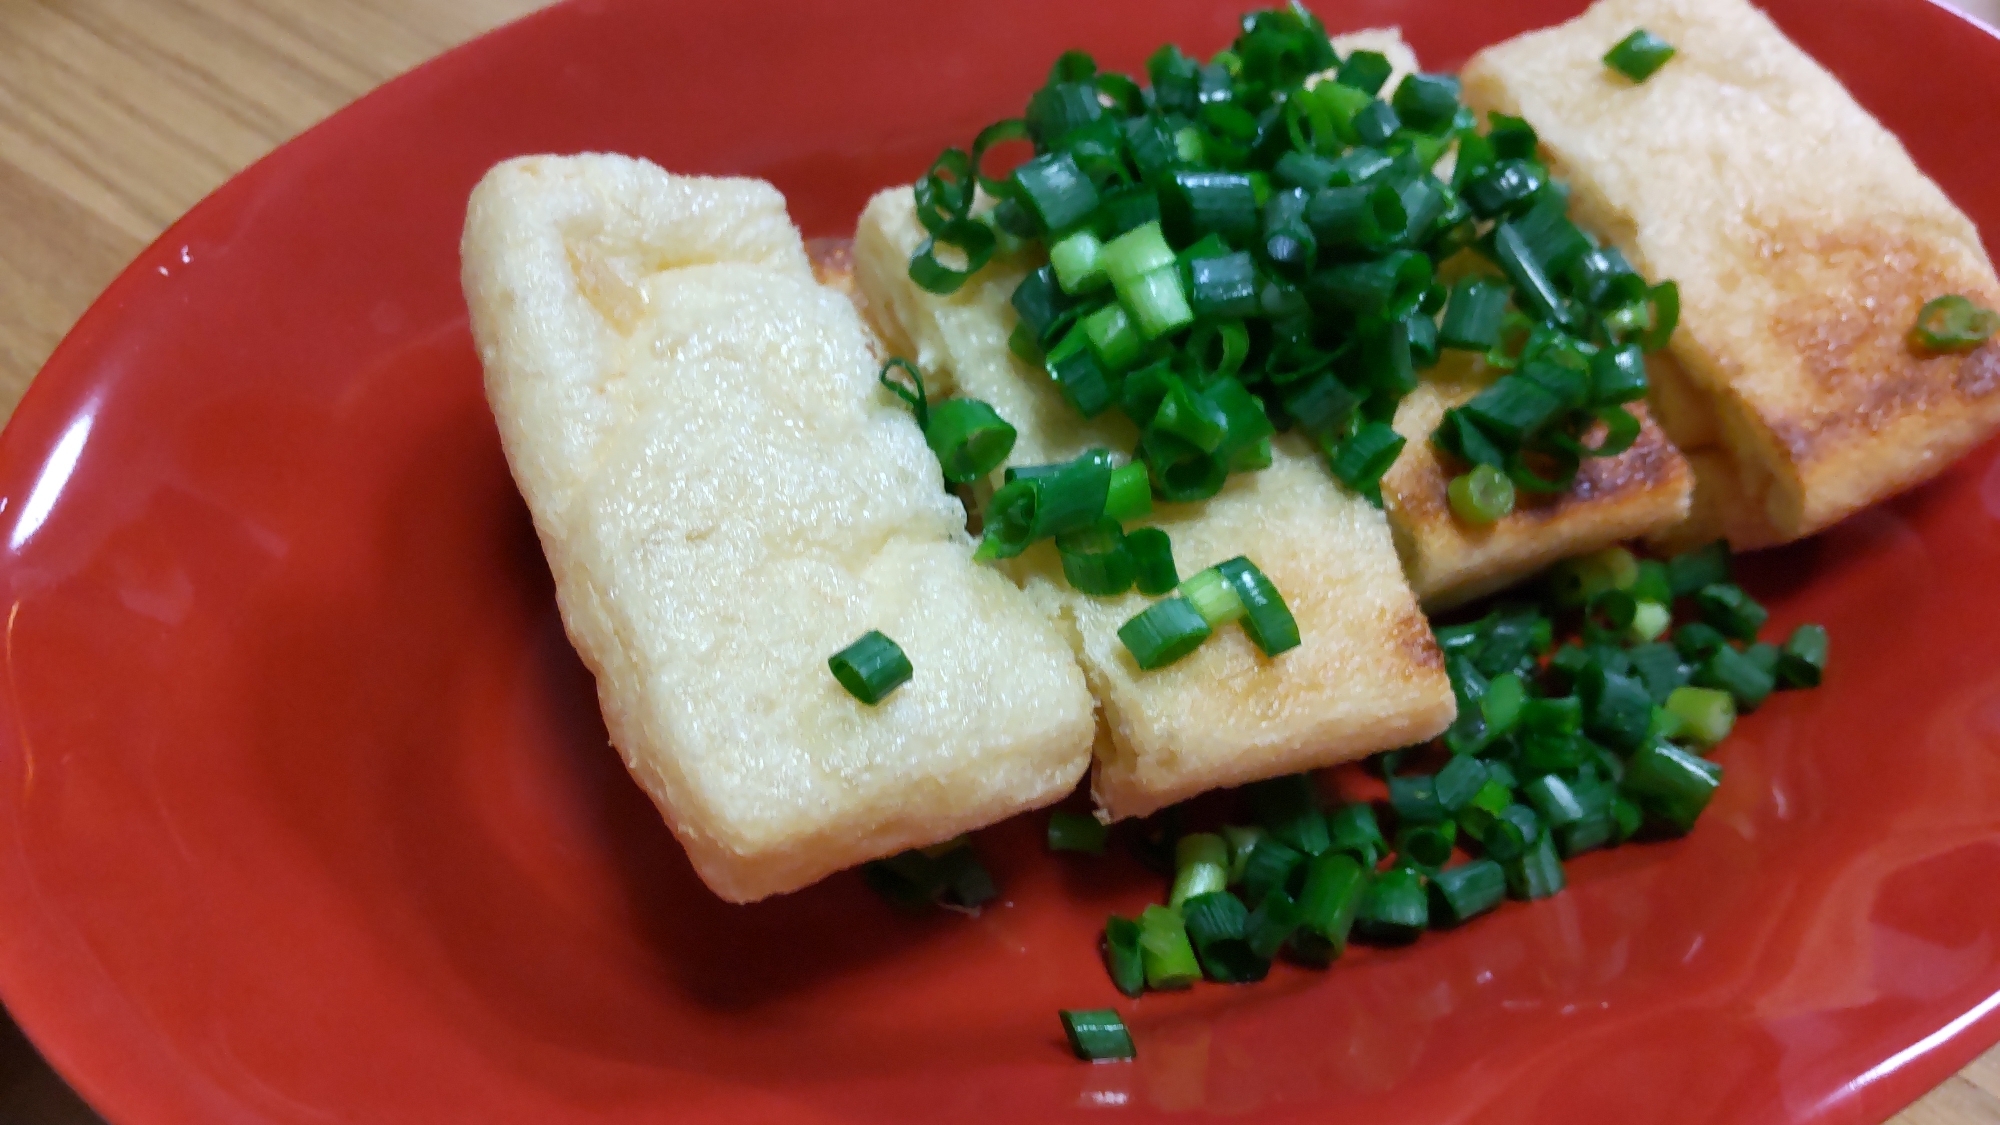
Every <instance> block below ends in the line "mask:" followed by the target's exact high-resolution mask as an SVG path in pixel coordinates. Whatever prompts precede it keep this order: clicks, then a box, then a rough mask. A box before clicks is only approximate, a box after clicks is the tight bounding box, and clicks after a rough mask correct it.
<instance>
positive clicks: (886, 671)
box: [826, 629, 912, 707]
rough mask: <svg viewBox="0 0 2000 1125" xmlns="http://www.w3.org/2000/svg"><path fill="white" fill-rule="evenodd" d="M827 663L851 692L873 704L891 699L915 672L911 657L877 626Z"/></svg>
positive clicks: (834, 674) (843, 685)
mask: <svg viewBox="0 0 2000 1125" xmlns="http://www.w3.org/2000/svg"><path fill="white" fill-rule="evenodd" d="M826 664H827V667H828V668H831V669H832V670H833V678H834V679H836V680H839V681H840V686H841V687H844V688H846V689H847V693H848V694H849V695H852V696H853V697H854V698H856V699H858V700H860V701H861V702H863V703H866V704H868V705H869V706H870V707H873V706H874V705H875V704H877V703H880V702H882V701H883V700H884V699H887V698H888V697H889V693H890V692H892V691H895V690H896V689H897V688H899V687H901V686H903V684H904V683H906V682H907V681H908V680H909V678H910V676H911V674H912V670H911V668H910V658H909V657H908V656H905V655H903V650H902V648H901V647H900V646H898V645H897V644H896V642H895V641H892V640H890V639H889V638H888V637H885V636H883V635H882V634H881V633H880V632H879V631H877V630H874V629H870V630H869V631H868V632H866V633H863V634H862V635H861V638H860V639H859V640H857V641H855V642H854V643H853V644H851V645H848V646H847V647H846V648H844V649H841V650H840V651H839V652H836V653H834V654H833V656H832V657H831V658H829V659H828V660H827V662H826Z"/></svg>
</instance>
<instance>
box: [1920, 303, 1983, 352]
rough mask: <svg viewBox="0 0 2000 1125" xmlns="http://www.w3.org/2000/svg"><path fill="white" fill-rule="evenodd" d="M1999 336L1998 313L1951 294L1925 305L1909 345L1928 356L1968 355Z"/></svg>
mask: <svg viewBox="0 0 2000 1125" xmlns="http://www.w3.org/2000/svg"><path fill="white" fill-rule="evenodd" d="M1995 332H2000V313H1996V312H1994V311H1993V310H1992V309H1988V308H1982V307H1980V306H1979V305H1975V304H1973V303H1972V301H1971V300H1969V299H1967V298H1965V297H1962V296H1960V295H1959V294H1956V293H1952V294H1949V295H1947V296H1943V297H1934V298H1932V299H1931V300H1930V301H1927V302H1925V304H1924V307H1923V309H1922V310H1921V311H1920V312H1918V313H1917V323H1916V325H1915V326H1914V327H1912V328H1911V329H1910V345H1911V346H1912V347H1914V348H1916V349H1917V350H1919V351H1927V352H1969V351H1971V350H1972V349H1974V348H1976V347H1978V346H1979V345H1981V344H1983V343H1985V342H1986V341H1987V340H1988V339H1989V338H1990V337H1992V335H1993V334H1994V333H1995Z"/></svg>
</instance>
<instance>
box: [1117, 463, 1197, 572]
mask: <svg viewBox="0 0 2000 1125" xmlns="http://www.w3.org/2000/svg"><path fill="white" fill-rule="evenodd" d="M1114 491H1115V488H1114ZM1125 550H1126V552H1127V553H1128V554H1130V555H1131V556H1132V568H1133V575H1134V578H1133V584H1134V585H1136V586H1137V587H1138V589H1139V592H1140V593H1142V594H1145V595H1146V596H1147V597H1154V598H1157V597H1159V596H1160V595H1162V594H1168V593H1172V592H1173V589H1174V587H1176V586H1178V585H1180V584H1181V580H1180V574H1179V572H1178V571H1176V570H1175V569H1174V547H1173V541H1172V540H1170V539H1169V538H1167V533H1166V532H1164V531H1161V530H1160V529H1159V528H1157V527H1141V528H1138V529H1136V530H1133V531H1128V532H1126V533H1125Z"/></svg>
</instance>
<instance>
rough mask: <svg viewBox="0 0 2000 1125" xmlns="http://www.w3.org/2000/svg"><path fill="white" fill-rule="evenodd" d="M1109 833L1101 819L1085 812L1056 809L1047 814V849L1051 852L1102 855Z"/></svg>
mask: <svg viewBox="0 0 2000 1125" xmlns="http://www.w3.org/2000/svg"><path fill="white" fill-rule="evenodd" d="M1110 834H1111V830H1110V829H1109V828H1107V827H1105V825H1104V822H1103V821H1101V820H1099V819H1097V818H1096V817H1094V816H1090V815H1089V814H1087V813H1073V812H1064V811H1063V810H1061V809H1057V810H1056V811H1055V812H1052V813H1050V814H1049V850H1050V851H1052V852H1088V853H1090V854H1091V855H1103V854H1104V842H1105V840H1106V839H1107V838H1108V837H1109V836H1110Z"/></svg>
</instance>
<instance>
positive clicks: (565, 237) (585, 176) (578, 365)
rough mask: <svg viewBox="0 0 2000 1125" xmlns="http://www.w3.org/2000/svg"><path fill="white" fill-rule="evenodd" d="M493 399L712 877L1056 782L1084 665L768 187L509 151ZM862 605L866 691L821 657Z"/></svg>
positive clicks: (625, 705) (848, 860)
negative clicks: (889, 679) (895, 667)
mask: <svg viewBox="0 0 2000 1125" xmlns="http://www.w3.org/2000/svg"><path fill="white" fill-rule="evenodd" d="M463 269H464V285H465V293H466V302H467V305H468V306H469V308H470V310H471V315H472V328H473V334H474V337H475V339H476V340H477V342H478V345H479V354H480V359H481V361H482V362H483V363H484V365H485V370H486V387H487V396H488V399H489V401H490V402H491V404H492V407H493V414H494V419H495V421H496V422H497V423H498V424H499V430H500V436H501V441H502V444H503V446H504V447H505V449H506V453H507V461H508V464H509V466H510V467H511V468H512V471H513V473H514V477H515V480H516V482H517V483H518V484H519V485H520V488H521V493H522V495H523V496H524V497H525V498H526V500H527V502H528V507H529V510H530V512H531V513H532V514H533V517H534V522H535V527H536V530H537V532H538V533H539V535H540V537H541V541H542V545H543V548H544V551H545V552H546V554H547V555H548V560H549V567H550V570H551V571H552V572H553V574H554V576H555V583H556V596H557V600H558V602H559V603H560V606H561V609H562V615H563V622H564V625H565V626H566V627H567V629H568V631H569V635H570V639H571V641H572V642H573V643H574V644H575V645H576V649H577V652H578V653H579V654H580V655H581V656H582V657H583V659H584V662H585V663H586V664H587V665H589V667H590V669H591V671H592V672H593V673H595V675H596V677H597V685H598V697H599V702H600V703H601V704H602V706H603V711H604V718H605V723H606V725H607V727H608V728H609V730H610V734H611V739H612V741H613V743H615V744H616V746H617V747H618V749H619V751H620V753H621V754H622V755H623V757H624V759H625V762H626V764H627V766H629V767H630V769H631V771H632V774H633V776H634V777H635V778H636V779H637V780H638V781H639V783H640V784H641V785H642V786H644V788H645V789H646V791H647V793H649V794H650V795H651V796H652V798H653V800H654V801H655V803H656V804H657V805H658V806H659V808H660V811H661V813H662V814H663V815H664V817H665V818H666V821H667V823H668V824H669V825H671V826H672V828H673V831H674V833H675V835H676V836H678V837H679V838H680V840H681V842H682V844H683V845H684V846H685V847H686V849H687V852H688V855H689V857H690V858H691V859H692V860H693V862H694V866H695V869H696V871H698V872H699V873H700V875H701V877H702V879H703V880H704V881H706V882H707V883H708V885H709V886H710V887H711V888H713V889H714V891H715V893H716V894H718V895H720V896H721V897H723V898H725V899H729V900H731V901H736V902H745V901H750V900H752V899H757V898H761V897H764V896H766V895H771V894H776V893H779V892H782V891H787V890H792V889H794V888H797V887H801V886H804V885H805V884H808V883H811V882H813V881H814V880H816V879H819V878H820V877H822V876H824V875H826V874H828V873H829V872H832V871H836V870H839V869H840V868H843V867H848V866H851V865H853V864H856V863H860V862H862V861H865V860H869V859H873V858H876V857H878V856H883V855H887V854H891V853H894V852H897V851H900V850H902V849H905V848H910V847H916V846H922V845H928V844H932V843H936V842H938V841H942V840H947V839H950V838H952V837H954V836H956V835H958V834H960V833H962V832H965V831H967V830H968V829H972V828H977V827H980V826H982V825H986V824H990V823H992V822H994V821H996V820H999V819H1001V818H1003V817H1006V816H1008V815H1010V814H1013V813H1016V812H1019V811H1021V810H1024V809H1029V808H1034V807H1036V806H1038V805H1043V804H1047V803H1049V802H1051V801H1054V800H1056V799H1057V798H1059V797H1061V796H1063V795H1064V794H1065V793H1067V792H1069V791H1070V789H1071V788H1072V787H1073V786H1074V785H1075V783H1076V781H1077V780H1078V778H1080V777H1081V776H1082V774H1083V771H1084V769H1085V768H1086V767H1087V766H1088V764H1089V760H1090V746H1091V741H1092V738H1093V735H1094V729H1095V720H1094V715H1093V710H1092V704H1091V700H1090V695H1089V690H1088V688H1087V686H1086V684H1085V682H1084V678H1083V675H1082V672H1081V671H1080V669H1079V668H1078V667H1077V664H1076V661H1075V659H1074V658H1073V657H1072V656H1071V655H1070V652H1069V648H1068V645H1067V643H1066V641H1065V640H1064V638H1063V637H1062V636H1061V635H1060V633H1059V632H1058V631H1057V630H1056V629H1055V628H1053V627H1052V626H1051V625H1050V623H1049V621H1048V619H1047V618H1046V617H1045V616H1044V615H1043V614H1042V613H1041V612H1040V611H1039V610H1037V609H1036V607H1035V606H1034V605H1032V604H1031V603H1030V601H1029V600H1028V599H1027V598H1026V597H1025V596H1024V595H1023V594H1022V593H1021V591H1020V590H1019V589H1017V588H1016V587H1014V586H1013V585H1012V584H1011V583H1009V582H1007V581H1006V580H1005V579H1004V578H1002V577H1001V576H999V575H997V574H995V573H993V572H992V571H991V570H990V569H988V568H985V567H981V566H978V565H976V564H975V563H973V562H972V559H971V540H970V539H969V537H968V536H967V535H966V532H965V526H964V513H963V510H962V509H961V508H960V507H959V505H958V504H957V503H956V502H955V501H954V500H952V499H951V497H950V496H949V495H948V494H946V493H945V492H944V491H943V481H942V476H941V474H940V471H939V468H938V464H937V461H936V460H935V458H933V456H932V455H931V453H930V451H929V449H928V448H927V447H926V446H925V444H924V440H923V437H922V435H921V434H920V433H919V432H918V430H917V427H916V425H915V423H914V421H912V420H911V418H910V417H909V414H908V412H907V411H906V410H904V409H903V408H902V406H901V405H900V404H898V403H897V402H896V401H895V400H894V399H893V398H892V397H890V396H889V395H888V394H887V392H885V391H883V390H882V389H881V388H880V387H878V386H877V384H876V381H875V375H876V370H877V360H876V357H875V344H874V342H873V340H872V338H871V337H870V336H869V334H868V332H867V329H866V328H865V326H864V325H863V323H862V321H861V319H860V317H859V316H858V315H857V314H856V312H855V309H854V307H853V306H852V305H851V304H850V303H849V302H848V301H847V300H846V298H845V297H844V296H842V295H841V294H840V293H838V292H836V291H833V290H830V289H827V288H824V287H822V286H821V285H819V284H818V283H817V282H816V281H815V280H814V278H813V274H812V271H811V267H810V266H809V265H808V263H807V258H806V254H805V251H804V248H803V246H802V245H801V243H800V239H799V235H798V232H797V231H796V230H795V229H794V228H793V226H792V224H791V222H790V220H789V218H788V217H787V216H786V213H785V204H784V199H783V198H782V197H781V196H780V195H779V194H778V193H777V191H776V190H774V189H773V188H771V187H770V185H768V184H765V183H762V182H758V181H753V180H724V179H706V178H695V177H683V176H671V175H668V174H667V173H666V172H664V171H662V170H660V169H659V168H658V167H655V166H654V165H652V164H649V163H646V162H644V161H638V160H631V159H627V158H624V157H614V156H581V157H529V158H524V159H520V160H512V161H508V162H507V163H504V164H502V165H500V166H498V167H497V168H495V169H494V170H493V171H492V172H490V173H488V175H487V176H486V178H485V179H484V180H483V181H482V182H481V183H480V185H479V187H478V188H477V190H475V191H474V193H473V195H472V200H471V204H470V208H469V212H468V215H467V218H466V227H465V235H464V243H463ZM870 629H879V630H881V631H882V632H884V633H886V634H887V635H888V636H889V637H891V638H892V639H894V640H895V641H896V642H897V643H898V644H900V645H901V646H902V648H903V649H904V651H905V652H906V653H907V654H908V656H909V659H910V662H911V664H912V665H913V666H914V669H915V674H914V676H913V678H912V679H911V680H910V681H909V682H908V683H906V684H905V685H903V686H902V687H901V688H900V689H899V690H897V691H896V692H895V693H893V694H892V695H890V696H889V697H888V698H887V699H886V700H884V701H883V702H882V703H881V704H880V705H879V706H875V707H869V706H865V705H863V704H862V703H860V702H859V701H857V700H856V699H854V698H852V697H851V696H849V695H848V694H847V693H846V692H845V691H844V690H843V689H842V688H841V687H840V685H839V684H838V683H837V682H836V681H835V680H834V678H833V676H832V675H831V673H830V672H829V670H828V668H827V659H828V657H830V656H832V655H833V654H834V653H836V652H838V651H840V650H841V649H842V648H844V647H846V646H847V645H848V644H849V643H850V642H852V641H853V640H855V639H856V638H857V637H859V636H861V635H862V634H863V633H864V632H866V631H868V630H870Z"/></svg>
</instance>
